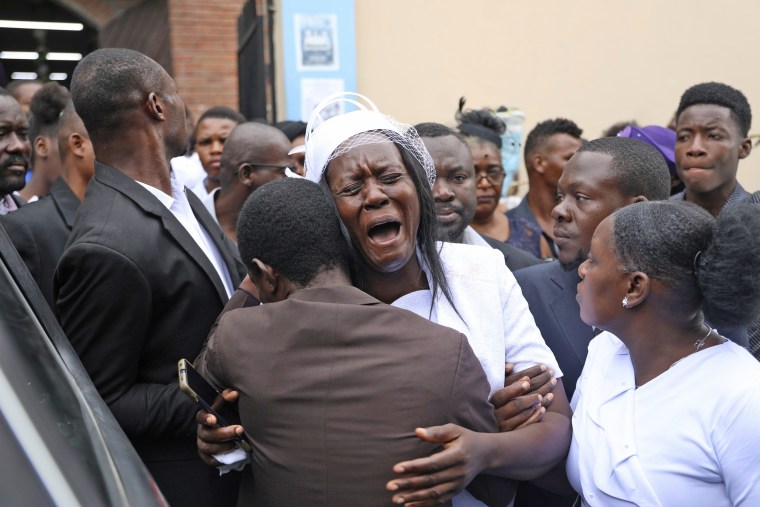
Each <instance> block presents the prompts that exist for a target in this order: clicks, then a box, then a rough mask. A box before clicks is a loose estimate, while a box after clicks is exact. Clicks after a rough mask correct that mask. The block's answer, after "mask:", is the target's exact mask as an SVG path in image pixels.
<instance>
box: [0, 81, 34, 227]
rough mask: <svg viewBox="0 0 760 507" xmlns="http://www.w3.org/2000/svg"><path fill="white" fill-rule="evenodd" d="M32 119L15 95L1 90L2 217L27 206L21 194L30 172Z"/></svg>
mask: <svg viewBox="0 0 760 507" xmlns="http://www.w3.org/2000/svg"><path fill="white" fill-rule="evenodd" d="M28 133H29V120H28V119H27V117H26V114H24V111H23V110H22V109H21V106H20V105H19V103H18V102H16V99H14V98H13V96H12V95H11V94H10V93H8V92H7V91H5V89H3V88H0V215H5V214H7V213H10V212H11V211H15V210H17V209H18V208H20V207H21V206H23V205H24V204H25V201H24V199H22V198H21V196H20V195H18V191H19V190H21V189H22V188H24V185H25V177H26V172H27V171H28V170H29V155H30V154H31V152H32V145H31V143H30V142H29V134H28Z"/></svg>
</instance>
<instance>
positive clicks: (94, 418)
mask: <svg viewBox="0 0 760 507" xmlns="http://www.w3.org/2000/svg"><path fill="white" fill-rule="evenodd" d="M0 257H1V259H0V449H2V459H0V492H1V494H0V505H35V506H37V505H39V506H46V505H59V506H66V507H69V506H80V505H81V506H87V507H89V506H99V505H104V506H105V505H107V506H140V507H151V506H165V505H167V503H166V501H165V500H164V498H163V496H162V495H161V492H160V491H159V490H158V487H157V486H156V484H155V482H154V481H153V478H152V477H151V476H150V473H149V472H148V471H147V470H146V468H145V466H144V465H143V463H142V461H141V460H140V458H139V457H138V455H137V453H136V452H135V450H134V448H133V447H132V445H131V444H130V442H129V440H128V439H127V436H126V435H125V434H124V432H123V431H122V430H121V428H120V427H119V425H118V423H117V422H116V420H115V419H114V417H113V415H112V414H111V412H110V411H109V409H108V407H107V406H106V404H105V402H103V400H102V399H101V397H100V396H99V395H98V392H97V391H96V389H95V386H94V385H93V384H92V381H91V380H90V378H89V377H88V376H87V373H86V372H85V370H84V367H83V366H82V363H81V362H80V361H79V358H78V357H77V355H76V353H75V352H74V350H73V349H72V347H71V345H70V344H69V341H68V339H67V338H66V336H65V335H64V333H63V331H62V330H61V328H60V326H59V325H58V323H57V321H56V319H55V317H54V315H53V312H52V310H51V309H50V307H49V306H48V304H47V302H46V301H45V299H44V298H43V296H42V293H41V292H40V291H39V289H38V288H37V285H36V284H35V282H34V280H33V279H32V277H31V275H30V274H29V271H28V270H27V269H26V266H25V265H24V263H23V262H22V260H21V258H20V257H19V255H18V253H17V252H16V250H15V249H14V247H13V245H12V243H11V242H10V240H9V239H8V236H7V235H6V233H5V230H3V228H2V227H1V226H0Z"/></svg>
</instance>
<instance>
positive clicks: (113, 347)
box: [53, 162, 244, 505]
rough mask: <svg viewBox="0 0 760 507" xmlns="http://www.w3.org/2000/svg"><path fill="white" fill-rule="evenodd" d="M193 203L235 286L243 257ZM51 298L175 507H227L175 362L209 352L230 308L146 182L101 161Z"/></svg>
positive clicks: (207, 265) (194, 201) (207, 266)
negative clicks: (203, 453) (201, 455)
mask: <svg viewBox="0 0 760 507" xmlns="http://www.w3.org/2000/svg"><path fill="white" fill-rule="evenodd" d="M186 193H187V198H188V201H189V202H190V206H191V208H192V210H193V212H194V214H195V216H196V217H197V219H198V221H199V223H200V224H201V225H202V226H203V227H204V228H205V230H206V231H207V232H208V234H209V236H210V237H211V239H212V241H213V242H214V244H215V245H216V247H217V248H218V250H219V252H220V254H221V256H222V258H223V259H224V262H225V264H226V265H227V269H228V270H229V273H230V277H231V279H232V283H233V285H235V286H237V285H238V284H239V283H240V280H241V275H242V274H243V272H244V268H243V266H242V264H241V263H240V262H239V261H238V260H237V259H236V255H235V249H234V247H233V246H232V244H231V243H230V241H229V240H227V239H226V238H225V237H224V234H223V233H222V231H221V229H220V228H219V226H218V225H217V224H216V223H215V222H214V220H213V219H212V218H211V216H210V215H209V214H208V212H207V211H206V209H205V208H204V207H203V205H202V204H201V202H200V201H199V200H198V198H196V197H195V196H194V195H193V194H192V193H191V192H189V191H188V192H186ZM53 292H54V295H55V299H56V310H57V312H58V316H59V319H60V322H61V326H62V327H63V329H64V331H65V332H66V334H67V335H68V337H69V340H71V343H72V345H73V346H74V349H75V350H76V351H77V353H78V354H79V357H80V358H81V359H82V363H83V364H84V366H85V368H86V369H87V372H88V373H89V375H90V377H91V378H92V380H93V382H94V384H95V386H96V387H97V388H98V391H99V392H100V395H101V396H102V397H103V399H104V400H105V401H106V403H107V404H108V406H109V407H110V409H111V411H112V412H113V414H114V415H115V416H116V419H117V420H118V421H119V423H120V424H121V426H122V428H123V429H124V431H125V432H126V433H127V435H128V436H129V437H130V440H131V441H132V443H133V444H134V445H135V448H136V449H137V451H138V453H139V454H140V455H141V457H142V458H143V460H144V461H145V463H146V465H148V468H149V470H150V471H151V472H152V473H153V474H154V477H155V478H156V481H157V482H158V485H159V487H161V489H162V491H163V492H164V494H165V495H166V497H167V499H168V500H169V503H170V504H173V505H188V502H189V504H190V505H204V504H208V505H212V504H213V505H220V504H224V503H225V500H224V498H223V495H224V494H225V492H226V491H225V488H223V487H222V486H219V483H220V481H219V479H218V478H215V477H214V474H215V473H216V471H215V470H213V469H212V468H211V467H207V466H205V465H204V464H203V463H202V462H201V461H200V459H198V457H197V452H196V449H195V440H194V435H195V421H194V417H195V413H196V411H197V409H196V407H195V405H194V404H193V403H192V402H190V400H189V399H188V398H187V397H186V396H185V395H184V394H182V393H181V392H180V391H179V389H178V386H177V361H178V360H179V359H180V358H183V357H184V358H193V357H195V356H196V355H197V354H198V353H199V352H200V350H201V348H202V345H203V343H204V341H205V338H206V336H207V334H208V332H209V329H210V328H211V325H212V324H213V322H214V320H215V318H216V317H217V315H218V314H219V313H220V312H221V310H222V308H223V307H224V305H225V303H226V302H227V299H228V298H227V293H226V291H225V288H224V285H223V284H222V281H221V280H220V278H219V276H218V274H217V272H216V271H215V269H214V267H213V265H212V264H211V262H210V261H209V260H208V258H207V257H206V255H205V254H204V253H203V251H202V250H201V249H200V247H198V245H197V244H196V243H195V241H194V240H193V238H192V237H191V236H190V234H189V233H188V232H187V231H186V230H185V228H184V227H183V226H182V224H181V223H180V222H179V221H178V220H177V219H176V217H174V215H172V213H171V212H170V211H169V210H168V209H167V208H166V207H165V206H164V205H163V204H162V203H161V202H160V201H159V200H158V199H157V198H156V197H155V196H154V195H152V194H151V193H150V192H148V191H147V190H146V189H145V188H143V187H142V186H140V185H139V184H138V183H137V182H135V181H134V180H132V179H131V178H129V177H128V176H126V175H125V174H123V173H122V172H120V171H118V170H116V169H114V168H112V167H108V166H106V165H103V164H100V163H98V162H96V164H95V175H94V177H93V179H92V180H91V181H90V184H89V187H88V189H87V194H86V196H85V199H84V202H83V203H82V205H81V206H80V208H79V212H78V214H77V217H76V220H75V222H74V228H73V230H72V233H71V237H70V239H69V243H68V245H67V247H66V250H65V251H64V253H63V256H62V257H61V260H60V262H59V264H58V268H57V270H56V273H55V279H54V287H53ZM204 481H205V482H204ZM231 489H232V491H231V493H232V497H233V499H234V495H235V493H236V491H235V490H234V488H231ZM180 502H182V503H180ZM209 502H211V503H209Z"/></svg>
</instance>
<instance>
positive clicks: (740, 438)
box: [567, 332, 760, 507]
mask: <svg viewBox="0 0 760 507" xmlns="http://www.w3.org/2000/svg"><path fill="white" fill-rule="evenodd" d="M571 406H572V407H573V409H574V411H575V414H574V415H573V439H572V443H571V446H570V453H569V455H568V459H567V475H568V478H569V479H570V483H571V484H572V485H573V487H574V488H575V489H576V490H577V491H579V492H580V493H581V495H582V496H583V500H584V502H585V505H588V506H604V507H608V506H609V507H617V506H632V505H639V506H663V507H681V506H683V507H687V506H689V507H691V506H702V505H705V506H707V505H709V506H711V507H723V506H725V507H728V506H740V507H750V506H758V505H760V363H758V362H757V361H756V360H755V359H754V358H753V357H752V356H751V355H750V354H749V353H748V352H747V351H746V350H745V349H743V348H742V347H740V346H739V345H736V344H735V343H733V342H730V341H727V342H726V343H723V344H721V345H715V346H713V347H710V348H707V349H705V350H702V351H700V352H696V353H694V354H691V355H689V356H686V357H685V358H683V359H682V360H681V361H678V362H677V363H676V364H674V365H673V366H672V367H671V368H670V369H669V370H667V371H665V372H663V373H662V374H661V375H659V376H658V377H656V378H654V379H652V380H651V381H649V382H647V383H646V384H644V385H643V386H641V387H640V388H638V389H635V386H634V372H633V365H632V364H631V360H630V355H629V353H628V349H627V348H626V347H625V345H623V343H622V342H621V341H620V340H619V339H618V338H617V337H615V336H614V335H612V334H610V333H607V332H604V333H602V334H600V335H599V336H597V337H596V338H594V339H593V340H592V341H591V344H590V345H589V354H588V357H587V359H586V364H585V366H584V368H583V372H582V373H581V377H580V378H579V379H578V385H577V387H576V390H575V394H574V395H573V401H572V403H571Z"/></svg>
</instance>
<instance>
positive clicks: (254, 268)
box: [250, 259, 279, 302]
mask: <svg viewBox="0 0 760 507" xmlns="http://www.w3.org/2000/svg"><path fill="white" fill-rule="evenodd" d="M250 275H251V279H252V280H253V283H254V284H255V285H256V287H257V288H258V289H259V299H260V300H261V301H264V302H269V301H273V300H274V298H275V294H276V293H277V289H278V283H279V277H278V274H277V270H276V269H274V268H273V267H272V266H270V265H269V264H266V263H264V262H262V261H261V260H259V259H253V260H252V261H251V268H250Z"/></svg>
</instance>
